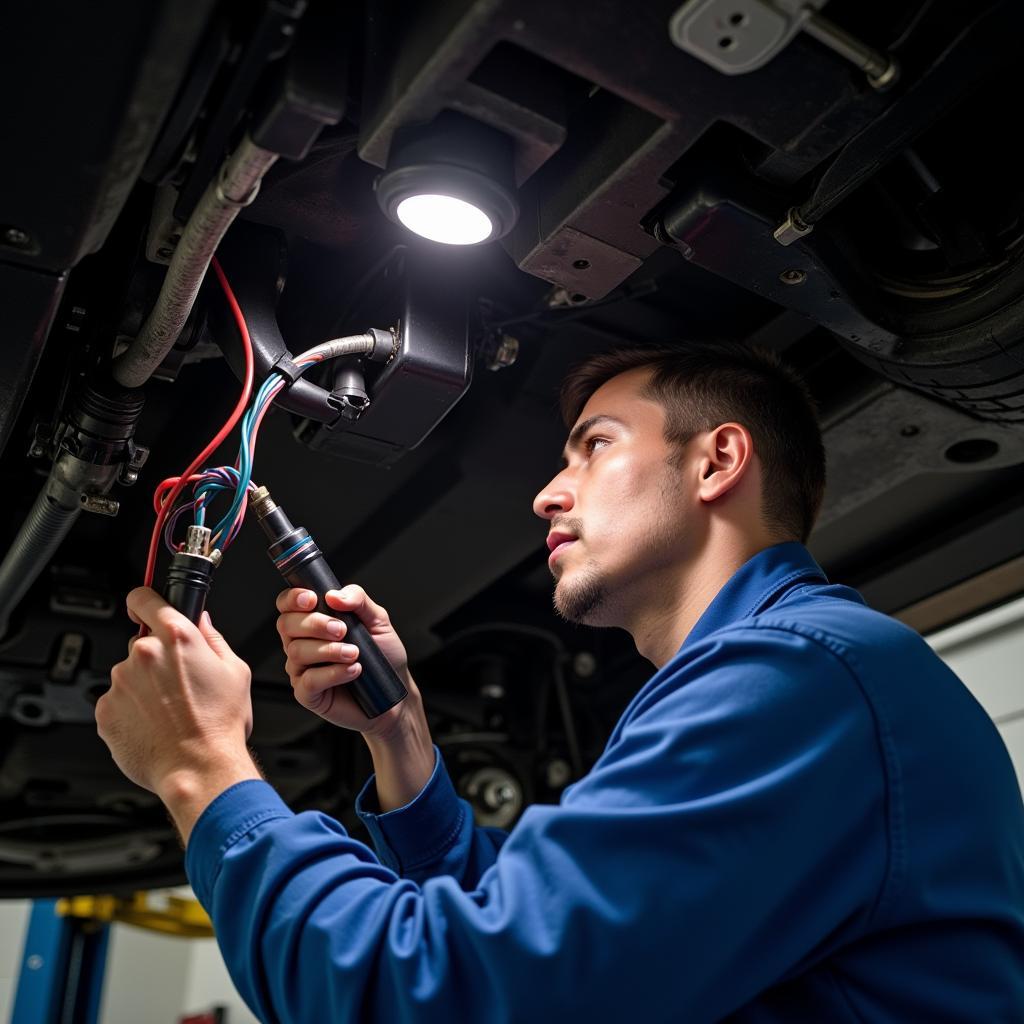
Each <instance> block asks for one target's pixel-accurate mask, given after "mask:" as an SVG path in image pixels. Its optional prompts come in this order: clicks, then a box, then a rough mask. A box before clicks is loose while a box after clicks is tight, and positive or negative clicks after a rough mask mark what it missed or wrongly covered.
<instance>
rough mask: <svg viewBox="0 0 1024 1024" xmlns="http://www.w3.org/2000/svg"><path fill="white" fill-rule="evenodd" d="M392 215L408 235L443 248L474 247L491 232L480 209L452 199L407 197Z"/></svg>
mask: <svg viewBox="0 0 1024 1024" xmlns="http://www.w3.org/2000/svg"><path fill="white" fill-rule="evenodd" d="M395 215H396V216H397V217H398V219H399V220H400V221H401V222H402V223H403V224H404V225H405V226H406V227H407V228H408V229H409V230H410V231H415V232H416V234H417V235H422V236H423V237H424V238H429V239H430V240H431V241H432V242H444V243H445V244H446V245H475V244H476V243H477V242H482V241H483V240H484V239H485V238H489V237H490V235H491V232H492V231H493V230H494V226H493V225H492V224H491V218H490V217H488V216H487V214H486V213H484V211H483V210H481V209H480V207H479V206H474V205H473V204H472V203H467V202H466V201H465V200H464V199H456V198H455V196H438V195H419V196H409V197H408V198H407V199H403V200H402V201H401V202H400V203H399V204H398V208H397V209H396V210H395Z"/></svg>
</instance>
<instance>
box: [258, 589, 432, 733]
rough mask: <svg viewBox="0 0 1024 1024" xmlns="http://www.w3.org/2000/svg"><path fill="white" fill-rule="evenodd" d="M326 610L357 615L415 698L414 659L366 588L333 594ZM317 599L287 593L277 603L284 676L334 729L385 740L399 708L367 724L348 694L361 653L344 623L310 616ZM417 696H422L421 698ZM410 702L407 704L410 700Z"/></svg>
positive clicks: (299, 697)
mask: <svg viewBox="0 0 1024 1024" xmlns="http://www.w3.org/2000/svg"><path fill="white" fill-rule="evenodd" d="M325 600H326V602H327V604H328V605H329V606H330V607H331V608H333V609H335V610H337V611H339V612H352V613H354V614H355V615H356V616H358V617H359V619H361V620H362V622H363V624H364V625H365V626H366V629H367V632H369V634H370V636H372V637H373V639H374V642H375V643H376V644H377V646H378V647H379V648H380V651H381V654H383V655H384V657H385V658H387V659H388V661H389V662H391V667H392V668H393V669H394V670H395V673H396V674H397V675H398V678H399V679H401V680H402V682H403V683H405V685H406V688H407V689H408V690H409V692H410V695H412V694H413V693H414V692H415V691H416V684H415V683H414V682H413V680H412V677H411V676H410V675H409V659H408V656H407V655H406V653H405V646H404V645H403V644H402V641H401V640H400V639H399V637H398V634H397V633H396V632H395V629H394V627H393V626H392V625H391V619H390V618H389V617H388V613H387V612H386V611H385V610H384V609H383V608H381V606H380V605H379V604H376V603H374V602H373V601H371V600H370V598H369V597H368V596H367V594H366V591H364V590H363V588H362V587H357V586H349V587H345V589H344V590H329V591H327V594H326V595H325ZM315 607H316V595H315V594H314V593H313V592H312V591H311V590H301V589H294V590H285V591H282V592H281V593H280V594H279V595H278V598H277V610H278V611H279V612H280V613H281V614H280V615H279V616H278V619H277V631H278V633H279V634H280V635H281V645H282V646H283V647H284V653H285V658H286V660H285V664H284V670H285V672H287V673H288V679H289V680H290V682H291V684H292V690H293V691H294V693H295V699H296V700H297V701H298V702H299V703H300V704H301V705H302V706H303V707H304V708H308V709H309V710H310V711H312V712H314V713H315V714H317V715H319V716H320V717H321V718H323V719H326V720H327V721H328V722H330V723H331V724H332V725H340V726H342V728H345V729H354V730H355V731H356V732H361V733H363V734H364V735H365V734H369V735H374V734H376V735H379V736H383V737H386V736H387V734H388V733H390V732H391V731H392V730H393V729H394V727H395V725H396V723H397V720H398V719H399V718H400V717H402V715H403V713H404V712H403V705H404V704H405V703H406V701H403V702H402V704H398V705H396V706H395V707H393V708H391V709H390V710H389V711H386V712H385V713H384V714H383V715H378V716H377V717H376V718H367V717H366V715H365V714H363V712H362V710H360V708H359V705H358V704H356V702H355V699H354V698H353V697H352V695H351V694H350V693H347V692H346V690H345V687H346V684H348V683H351V682H352V680H353V679H357V678H358V677H359V675H360V673H361V672H362V665H360V663H359V650H358V648H357V647H355V645H354V644H350V643H348V642H346V640H345V634H346V629H345V623H344V622H342V621H341V620H340V619H336V618H334V617H332V616H330V615H324V614H323V613H321V612H315V611H311V609H313V608H315ZM417 695H418V694H417ZM407 700H408V698H407Z"/></svg>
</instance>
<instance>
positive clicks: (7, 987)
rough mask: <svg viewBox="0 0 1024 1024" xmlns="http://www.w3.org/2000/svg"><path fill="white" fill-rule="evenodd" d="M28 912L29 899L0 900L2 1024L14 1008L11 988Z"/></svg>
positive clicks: (17, 970)
mask: <svg viewBox="0 0 1024 1024" xmlns="http://www.w3.org/2000/svg"><path fill="white" fill-rule="evenodd" d="M31 910H32V904H31V903H30V902H29V901H28V900H3V901H0V1021H3V1022H4V1024H6V1022H7V1021H9V1020H10V1019H11V1010H12V1009H14V989H15V987H16V986H17V984H18V972H19V971H20V970H21V951H22V947H23V946H24V944H25V933H26V931H27V930H28V915H29V913H30V912H31Z"/></svg>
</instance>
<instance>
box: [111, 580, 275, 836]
mask: <svg viewBox="0 0 1024 1024" xmlns="http://www.w3.org/2000/svg"><path fill="white" fill-rule="evenodd" d="M128 614H129V616H130V617H131V619H132V620H133V621H134V622H140V623H145V624H146V625H147V626H148V627H149V629H150V631H151V632H150V635H149V636H144V637H140V638H138V639H135V640H132V641H131V643H130V645H129V655H128V658H127V660H125V661H122V662H119V663H118V664H117V665H115V666H114V667H113V669H111V672H110V689H109V690H108V691H107V692H106V693H105V694H104V695H103V696H102V697H100V699H99V701H98V702H97V704H96V724H97V726H98V727H99V734H100V738H101V739H102V740H103V742H104V743H106V744H107V746H108V747H109V748H110V753H111V755H112V756H113V758H114V761H115V763H116V764H117V766H118V768H120V769H121V771H123V772H124V774H125V775H127V776H128V778H129V779H131V780H132V782H135V783H137V784H138V785H140V786H142V787H143V788H145V789H148V790H150V791H151V792H153V793H156V794H157V795H158V796H159V797H160V798H161V799H162V800H163V801H164V803H166V804H167V805H168V807H169V808H170V810H171V813H172V814H173V815H174V817H175V820H176V821H177V822H178V826H179V828H181V830H182V833H183V835H184V836H185V837H186V838H187V836H188V833H189V832H190V831H191V827H192V825H193V824H194V822H195V818H196V817H198V815H199V813H201V811H202V809H203V807H205V806H206V804H207V803H209V802H210V801H211V800H212V799H213V798H214V797H216V796H217V795H218V794H219V793H220V792H221V791H222V790H224V789H226V788H227V787H228V786H230V785H233V784H234V783H235V782H240V781H242V780H243V779H250V778H251V779H257V778H259V777H260V776H259V772H258V771H257V770H256V767H255V765H254V764H253V761H252V758H251V757H250V756H249V752H248V749H247V747H246V740H247V738H248V736H249V733H250V732H251V731H252V702H251V700H250V696H249V678H250V677H249V668H248V666H247V665H246V664H245V662H243V661H242V660H241V659H240V658H238V657H237V656H236V655H235V654H234V652H233V651H232V650H231V648H230V647H229V646H228V645H227V642H226V641H225V640H224V638H223V637H222V636H221V635H220V634H219V633H218V632H217V631H216V630H215V629H214V628H213V625H212V623H211V622H210V618H209V615H207V614H205V613H204V615H203V619H202V621H201V624H200V626H199V627H198V628H197V627H196V626H194V625H193V624H192V623H191V622H189V620H188V619H186V618H185V616H184V615H181V614H180V613H179V612H177V611H175V610H174V609H173V608H172V607H171V606H170V605H169V604H167V602H166V601H164V599H163V598H162V597H160V595H159V594H157V593H156V592H155V591H153V590H151V589H149V588H148V587H139V588H137V589H136V590H133V591H132V592H131V593H130V594H129V595H128ZM200 805H201V806H200ZM179 817H181V819H182V820H179ZM183 822H184V824H183Z"/></svg>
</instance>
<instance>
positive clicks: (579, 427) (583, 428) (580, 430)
mask: <svg viewBox="0 0 1024 1024" xmlns="http://www.w3.org/2000/svg"><path fill="white" fill-rule="evenodd" d="M598 423H614V424H615V425H616V426H619V427H621V426H623V423H622V420H619V419H616V418H615V417H614V416H609V415H608V414H607V413H604V412H601V413H598V414H597V415H596V416H590V417H588V418H587V419H585V420H584V421H583V422H582V423H577V424H576V426H575V427H573V428H572V433H571V434H570V435H569V440H568V441H566V442H565V448H564V449H563V450H562V459H561V465H562V466H566V465H568V462H569V458H568V455H569V452H572V451H575V450H576V449H577V448H579V446H580V442H581V441H582V440H583V436H584V435H585V434H586V433H587V431H588V430H590V428H591V427H596V426H597V425H598Z"/></svg>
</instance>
